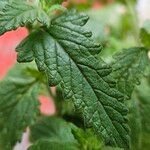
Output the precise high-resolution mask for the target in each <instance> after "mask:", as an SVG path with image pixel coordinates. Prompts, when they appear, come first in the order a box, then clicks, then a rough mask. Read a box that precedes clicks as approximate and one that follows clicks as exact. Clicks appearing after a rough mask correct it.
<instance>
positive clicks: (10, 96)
mask: <svg viewBox="0 0 150 150" xmlns="http://www.w3.org/2000/svg"><path fill="white" fill-rule="evenodd" d="M25 68H26V65H25V67H21V65H18V66H17V67H15V68H14V69H12V70H11V71H10V73H9V75H8V76H7V77H6V78H5V79H4V80H3V81H1V82H0V120H3V124H2V128H1V129H0V147H2V148H3V149H6V150H7V149H8V150H9V149H12V148H13V146H14V145H15V143H16V142H17V141H19V140H20V139H21V137H22V133H23V132H24V131H25V129H26V127H27V126H29V125H31V124H33V123H34V121H35V119H36V117H37V115H38V114H39V102H38V85H37V84H36V79H35V78H34V77H30V76H28V75H26V69H25Z"/></svg>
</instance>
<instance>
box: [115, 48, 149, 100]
mask: <svg viewBox="0 0 150 150" xmlns="http://www.w3.org/2000/svg"><path fill="white" fill-rule="evenodd" d="M114 59H115V62H114V64H113V68H114V72H115V77H116V79H117V80H118V84H117V85H118V89H119V90H120V91H121V92H122V93H125V94H126V95H127V96H128V97H129V98H130V96H131V94H132V92H133V89H134V87H135V85H136V84H139V83H140V77H141V76H142V75H143V74H144V71H145V69H146V67H147V66H148V65H149V63H150V62H149V58H148V49H146V48H144V47H134V48H129V49H124V50H123V51H122V52H119V53H117V54H116V55H115V56H114Z"/></svg>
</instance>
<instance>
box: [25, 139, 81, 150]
mask: <svg viewBox="0 0 150 150" xmlns="http://www.w3.org/2000/svg"><path fill="white" fill-rule="evenodd" d="M28 150H79V149H78V148H76V147H75V146H74V145H72V143H69V142H67V143H64V142H61V141H51V140H40V141H38V142H37V143H36V144H35V145H32V146H31V147H29V149H28Z"/></svg>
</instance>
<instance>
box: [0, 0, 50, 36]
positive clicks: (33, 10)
mask: <svg viewBox="0 0 150 150" xmlns="http://www.w3.org/2000/svg"><path fill="white" fill-rule="evenodd" d="M35 21H39V22H40V23H42V24H43V25H46V26H49V24H50V19H49V17H48V15H47V14H46V13H45V12H44V11H43V10H42V9H41V8H40V7H37V6H34V5H29V4H27V3H25V2H19V1H18V2H12V3H8V4H7V5H6V6H5V8H4V9H3V11H2V13H1V15H0V35H2V34H3V33H5V32H7V31H10V30H15V29H16V28H18V27H19V26H26V25H27V24H28V23H32V24H33V22H35Z"/></svg>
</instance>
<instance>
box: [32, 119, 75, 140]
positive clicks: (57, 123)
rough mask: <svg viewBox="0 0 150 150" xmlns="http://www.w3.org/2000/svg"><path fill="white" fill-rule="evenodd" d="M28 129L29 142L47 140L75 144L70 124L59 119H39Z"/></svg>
mask: <svg viewBox="0 0 150 150" xmlns="http://www.w3.org/2000/svg"><path fill="white" fill-rule="evenodd" d="M30 129H31V135H30V138H31V141H37V140H41V139H49V140H60V141H63V142H74V143H76V140H75V139H74V136H73V134H72V131H71V130H72V129H71V123H67V122H66V121H64V120H63V119H61V118H56V117H41V118H40V119H39V120H38V121H37V122H36V123H35V124H34V125H33V126H31V127H30Z"/></svg>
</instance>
